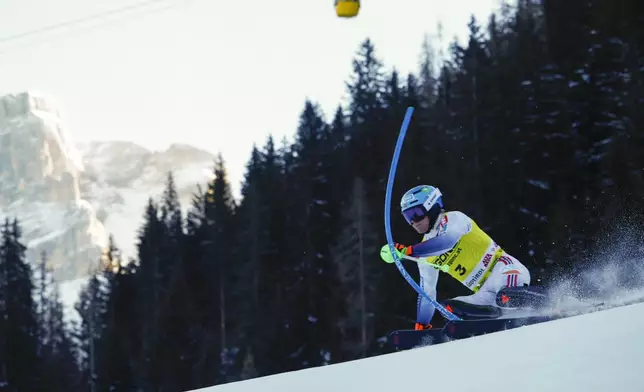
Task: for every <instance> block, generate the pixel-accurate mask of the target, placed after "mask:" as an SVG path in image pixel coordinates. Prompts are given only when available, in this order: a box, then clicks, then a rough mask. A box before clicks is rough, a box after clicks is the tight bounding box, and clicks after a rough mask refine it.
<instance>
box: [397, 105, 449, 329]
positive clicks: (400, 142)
mask: <svg viewBox="0 0 644 392" xmlns="http://www.w3.org/2000/svg"><path fill="white" fill-rule="evenodd" d="M413 113H414V108H413V107H412V106H410V107H408V108H407V112H406V113H405V119H404V120H403V123H402V126H401V127H400V133H399V135H398V141H397V142H396V149H395V150H394V156H393V158H392V160H391V167H390V169H389V179H388V180H387V192H386V194H385V233H386V234H387V244H388V245H389V251H390V252H391V255H392V256H393V258H394V263H395V264H396V267H398V271H400V273H401V274H402V276H403V277H404V278H405V279H406V280H407V282H408V283H409V284H410V285H411V287H413V288H414V290H416V291H417V292H418V294H420V295H422V296H423V297H425V298H426V299H427V300H428V301H430V302H431V303H432V305H434V307H435V308H436V309H437V310H438V311H439V312H440V313H441V314H442V315H443V317H445V318H446V319H448V320H450V321H454V320H461V319H460V318H459V317H457V316H456V315H454V314H453V313H451V312H449V311H448V310H447V309H445V308H444V307H443V306H442V305H441V304H439V303H438V302H437V301H435V300H434V299H432V298H431V297H430V296H429V295H427V293H425V291H424V290H423V289H422V288H421V287H420V286H419V285H418V284H417V283H416V282H415V281H414V279H412V277H411V276H410V275H409V273H408V272H407V270H405V267H403V265H402V263H401V262H400V259H399V258H398V253H397V252H396V248H395V247H394V240H393V237H392V235H391V192H392V188H393V186H394V178H395V177H396V168H397V167H398V159H399V158H400V150H401V149H402V145H403V141H404V140H405V135H406V134H407V128H409V123H410V121H411V116H412V114H413Z"/></svg>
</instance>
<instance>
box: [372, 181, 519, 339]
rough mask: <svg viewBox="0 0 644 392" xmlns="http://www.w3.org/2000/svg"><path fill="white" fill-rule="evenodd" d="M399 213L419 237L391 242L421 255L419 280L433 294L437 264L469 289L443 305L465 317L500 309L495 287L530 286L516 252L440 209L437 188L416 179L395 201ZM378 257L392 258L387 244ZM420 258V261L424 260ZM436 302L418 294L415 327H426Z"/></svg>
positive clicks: (491, 313)
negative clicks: (416, 183)
mask: <svg viewBox="0 0 644 392" xmlns="http://www.w3.org/2000/svg"><path fill="white" fill-rule="evenodd" d="M400 208H401V212H402V215H403V216H404V217H405V220H406V221H407V223H409V224H410V225H411V226H412V227H413V228H414V229H415V230H416V232H418V234H423V241H422V242H420V243H418V244H416V245H411V246H405V245H402V244H399V243H395V248H396V251H397V252H398V255H399V258H400V259H403V258H404V257H405V256H411V257H414V258H421V260H420V261H419V262H418V263H417V264H418V269H419V272H420V286H421V287H422V289H423V290H424V291H425V293H427V294H428V295H429V296H430V297H431V298H432V299H434V300H435V299H436V284H437V283H438V272H439V268H441V267H442V268H446V269H447V271H446V272H447V274H449V275H450V276H452V277H453V278H455V279H456V280H458V281H459V282H460V283H461V284H463V285H464V286H465V287H467V288H468V289H469V290H471V291H472V292H473V294H471V295H466V296H460V297H456V298H452V299H451V300H447V301H444V302H443V303H442V304H443V306H445V307H446V308H447V310H449V311H451V312H453V313H454V314H456V315H460V316H465V317H470V318H485V317H490V316H495V315H499V314H500V312H501V308H500V307H499V306H498V305H497V300H496V298H497V293H498V292H499V291H500V290H502V289H503V288H506V287H517V286H529V285H530V272H529V271H528V269H527V268H526V267H525V266H524V265H523V264H521V263H520V262H519V260H517V259H516V258H514V257H512V256H511V255H509V254H508V253H506V252H505V251H504V250H503V249H502V248H501V247H500V246H499V245H498V244H497V243H496V242H494V240H492V238H490V236H488V235H487V234H486V233H485V232H484V231H483V230H481V229H480V228H479V227H478V226H477V224H476V223H475V222H474V221H473V220H472V219H471V218H470V217H469V216H467V215H466V214H464V213H462V212H460V211H445V209H444V208H443V198H442V194H441V192H440V190H439V189H438V188H436V187H433V186H430V185H419V186H416V187H414V188H412V189H410V190H408V191H407V192H406V193H405V194H404V195H403V197H402V199H401V201H400ZM381 257H382V259H383V260H385V261H386V262H388V263H392V262H393V258H392V256H391V252H390V250H389V246H388V245H385V246H384V247H383V248H382V250H381ZM423 260H424V261H425V262H423ZM434 312H435V308H434V306H433V305H432V304H431V302H429V301H428V300H427V299H426V298H425V297H424V296H421V295H419V296H418V302H417V311H416V325H415V329H416V330H421V329H428V328H431V324H430V321H431V320H432V317H433V315H434Z"/></svg>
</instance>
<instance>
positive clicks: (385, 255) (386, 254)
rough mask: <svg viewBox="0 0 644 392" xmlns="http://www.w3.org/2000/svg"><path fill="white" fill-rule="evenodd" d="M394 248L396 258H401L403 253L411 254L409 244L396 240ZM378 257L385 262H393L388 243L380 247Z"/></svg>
mask: <svg viewBox="0 0 644 392" xmlns="http://www.w3.org/2000/svg"><path fill="white" fill-rule="evenodd" d="M394 248H396V252H397V255H398V259H401V258H402V256H403V255H407V256H409V255H411V246H405V245H402V244H399V243H397V242H396V243H394ZM380 258H381V259H383V260H384V261H385V263H393V262H394V257H393V255H392V254H391V251H390V250H389V245H388V244H385V245H383V247H382V248H380Z"/></svg>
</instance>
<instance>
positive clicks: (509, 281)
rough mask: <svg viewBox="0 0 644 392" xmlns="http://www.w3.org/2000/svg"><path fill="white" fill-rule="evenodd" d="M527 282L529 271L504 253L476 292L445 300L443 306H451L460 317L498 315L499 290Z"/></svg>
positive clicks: (528, 282)
mask: <svg viewBox="0 0 644 392" xmlns="http://www.w3.org/2000/svg"><path fill="white" fill-rule="evenodd" d="M529 284H530V271H528V269H527V268H526V267H525V266H524V265H523V264H521V262H519V261H518V260H517V259H516V258H514V257H512V256H510V255H508V254H505V253H504V254H503V255H502V256H501V257H500V258H499V260H498V261H497V263H496V265H495V266H494V268H493V269H492V272H491V273H490V276H489V277H488V279H487V281H486V282H485V283H484V284H483V286H482V287H481V288H480V290H479V291H478V292H476V293H474V294H472V295H465V296H460V297H456V298H452V299H451V300H447V301H445V306H449V308H448V310H449V309H450V308H451V309H452V310H453V312H454V313H455V314H457V313H460V315H461V316H462V317H467V318H474V317H476V318H479V317H480V318H485V317H487V318H489V317H498V316H499V315H500V314H501V312H502V311H501V309H500V308H499V304H498V302H497V294H498V293H499V291H501V290H502V289H504V288H506V287H517V286H519V285H521V286H523V285H529ZM457 315H459V314H457Z"/></svg>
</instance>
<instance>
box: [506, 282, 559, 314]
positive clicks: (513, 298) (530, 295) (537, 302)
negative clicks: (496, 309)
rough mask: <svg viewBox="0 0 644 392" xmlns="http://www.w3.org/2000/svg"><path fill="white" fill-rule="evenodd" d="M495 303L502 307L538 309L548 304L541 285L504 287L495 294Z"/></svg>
mask: <svg viewBox="0 0 644 392" xmlns="http://www.w3.org/2000/svg"><path fill="white" fill-rule="evenodd" d="M496 304H497V305H498V306H500V307H502V308H514V309H540V308H543V307H545V306H547V305H548V304H549V298H548V296H547V295H546V292H545V289H544V288H543V287H539V286H519V287H506V288H504V289H501V290H500V291H499V292H498V293H497V294H496Z"/></svg>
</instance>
